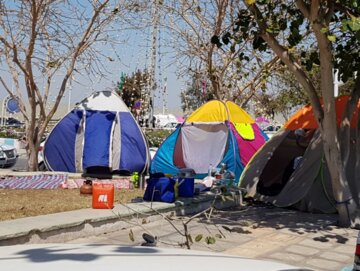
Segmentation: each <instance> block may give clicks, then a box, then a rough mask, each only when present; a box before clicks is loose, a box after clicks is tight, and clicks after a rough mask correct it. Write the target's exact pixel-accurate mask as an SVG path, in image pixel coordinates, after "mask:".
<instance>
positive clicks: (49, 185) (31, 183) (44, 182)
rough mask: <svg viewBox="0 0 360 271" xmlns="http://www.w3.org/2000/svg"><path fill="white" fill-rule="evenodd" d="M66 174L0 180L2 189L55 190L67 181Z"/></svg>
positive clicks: (10, 177) (12, 177) (8, 177)
mask: <svg viewBox="0 0 360 271" xmlns="http://www.w3.org/2000/svg"><path fill="white" fill-rule="evenodd" d="M67 178H68V176H67V175H66V174H39V175H32V176H5V177H3V178H1V179H0V188H3V189H57V188H60V187H61V186H62V185H63V184H64V183H65V182H66V180H67Z"/></svg>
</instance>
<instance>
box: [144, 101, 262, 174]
mask: <svg viewBox="0 0 360 271" xmlns="http://www.w3.org/2000/svg"><path fill="white" fill-rule="evenodd" d="M266 140H267V136H266V135H265V133H263V132H262V131H261V129H260V128H259V127H258V126H257V124H256V123H255V121H254V120H253V119H252V118H251V117H250V116H249V115H248V114H247V113H246V112H245V111H244V110H243V109H241V108H240V107H239V106H238V105H236V104H235V103H233V102H230V101H227V102H222V101H218V100H212V101H209V102H207V103H206V104H204V105H202V106H201V107H200V108H198V109H197V110H196V111H194V112H193V113H192V114H191V115H190V116H189V117H188V118H187V119H186V120H185V121H184V122H183V124H182V125H181V126H179V127H178V128H177V129H176V130H175V131H174V132H173V133H172V134H171V135H170V136H169V137H168V138H167V139H166V140H165V141H164V142H163V143H162V144H161V146H160V147H159V149H158V151H157V153H156V155H155V157H154V159H153V160H152V162H151V167H150V171H151V172H152V173H157V172H162V173H167V174H172V175H176V174H177V173H178V171H179V169H181V168H191V169H193V170H194V171H195V173H196V174H197V177H199V178H200V177H204V176H205V174H207V172H208V169H209V166H210V165H212V166H213V167H217V166H219V165H221V164H222V163H225V164H226V165H227V168H228V170H230V171H232V172H234V174H235V175H236V180H238V178H239V177H240V174H241V172H242V170H243V168H244V166H245V165H246V164H247V162H248V161H249V160H250V159H251V157H252V155H253V154H254V153H255V152H256V151H257V150H258V149H259V148H260V147H261V146H262V145H263V144H264V143H265V142H266Z"/></svg>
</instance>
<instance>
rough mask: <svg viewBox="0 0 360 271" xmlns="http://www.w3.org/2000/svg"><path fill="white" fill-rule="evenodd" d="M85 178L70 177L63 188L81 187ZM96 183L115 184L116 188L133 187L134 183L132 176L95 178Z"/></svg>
mask: <svg viewBox="0 0 360 271" xmlns="http://www.w3.org/2000/svg"><path fill="white" fill-rule="evenodd" d="M84 181H85V179H68V180H67V181H66V182H65V183H64V185H63V186H62V188H64V189H74V188H80V186H82V185H83V183H84ZM93 182H94V183H95V182H96V183H104V184H108V183H110V184H114V187H115V189H133V188H134V185H133V183H132V182H131V180H130V177H124V178H116V179H106V180H99V179H96V180H93Z"/></svg>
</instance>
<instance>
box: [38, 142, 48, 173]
mask: <svg viewBox="0 0 360 271" xmlns="http://www.w3.org/2000/svg"><path fill="white" fill-rule="evenodd" d="M44 145H45V140H43V141H42V142H41V143H40V147H39V151H38V168H39V170H40V171H46V170H47V168H46V165H45V161H44Z"/></svg>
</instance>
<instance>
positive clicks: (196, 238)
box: [195, 234, 203, 242]
mask: <svg viewBox="0 0 360 271" xmlns="http://www.w3.org/2000/svg"><path fill="white" fill-rule="evenodd" d="M202 238H203V235H202V234H198V235H196V237H195V242H200V241H201V240H202Z"/></svg>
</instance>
